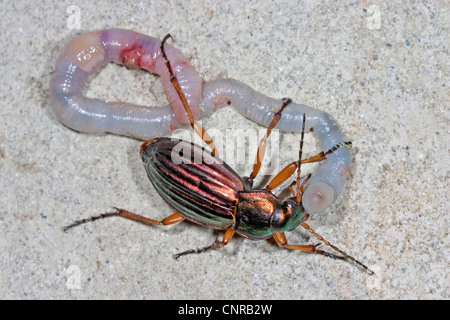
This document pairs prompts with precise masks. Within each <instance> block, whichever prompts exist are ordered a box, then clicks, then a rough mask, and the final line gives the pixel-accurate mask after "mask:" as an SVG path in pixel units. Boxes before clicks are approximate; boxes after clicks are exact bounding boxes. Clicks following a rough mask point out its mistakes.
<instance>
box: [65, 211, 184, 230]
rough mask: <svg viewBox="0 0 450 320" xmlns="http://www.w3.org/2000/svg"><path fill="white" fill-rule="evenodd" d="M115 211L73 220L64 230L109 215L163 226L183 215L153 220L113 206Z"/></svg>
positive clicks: (179, 218) (181, 217)
mask: <svg viewBox="0 0 450 320" xmlns="http://www.w3.org/2000/svg"><path fill="white" fill-rule="evenodd" d="M115 209H116V211H114V212H108V213H104V214H101V215H99V216H94V217H90V218H87V219H81V220H77V221H75V222H73V223H72V224H70V225H68V226H66V227H64V229H63V230H64V231H67V230H69V229H72V228H73V227H76V226H79V225H80V224H84V223H87V222H92V221H95V220H98V219H104V218H109V217H116V216H119V217H123V218H125V219H130V220H134V221H137V222H141V223H145V224H155V225H164V226H169V225H172V224H175V223H178V222H180V221H183V220H184V217H183V216H181V215H180V214H178V213H174V214H172V215H170V216H168V217H167V218H164V219H162V220H161V221H158V220H154V219H150V218H147V217H144V216H141V215H138V214H135V213H132V212H129V211H127V210H123V209H119V208H115Z"/></svg>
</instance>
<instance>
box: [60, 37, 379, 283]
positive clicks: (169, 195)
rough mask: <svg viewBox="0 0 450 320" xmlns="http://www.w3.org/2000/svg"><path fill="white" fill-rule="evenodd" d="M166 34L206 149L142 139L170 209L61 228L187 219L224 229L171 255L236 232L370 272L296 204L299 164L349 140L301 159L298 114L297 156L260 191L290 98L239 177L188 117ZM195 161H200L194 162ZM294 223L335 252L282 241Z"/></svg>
mask: <svg viewBox="0 0 450 320" xmlns="http://www.w3.org/2000/svg"><path fill="white" fill-rule="evenodd" d="M168 38H170V35H167V36H166V37H165V38H164V39H163V40H162V41H161V53H162V55H163V57H164V60H165V63H166V65H167V68H168V71H169V74H170V76H171V82H172V84H173V85H174V87H175V89H176V91H177V93H178V95H179V97H180V99H181V101H182V102H183V105H184V107H185V109H186V113H187V115H188V117H189V120H190V124H191V127H192V128H193V129H194V131H195V132H196V133H197V134H198V135H200V137H201V138H202V139H203V141H204V142H205V143H206V144H208V145H209V147H210V148H211V149H212V152H209V151H207V150H206V149H205V148H202V147H200V146H198V145H195V144H193V143H190V142H187V141H183V140H178V139H170V138H156V139H152V140H149V141H146V142H144V143H143V144H142V146H141V149H140V153H141V156H142V161H143V163H144V167H145V170H146V171H147V175H148V177H149V179H150V181H151V182H152V184H153V186H154V187H155V189H156V190H157V191H158V193H159V194H160V195H161V197H163V199H164V200H165V201H166V202H167V203H168V204H169V205H170V206H171V207H173V208H174V209H175V210H176V213H174V214H172V215H170V216H169V217H167V218H165V219H163V220H161V221H158V220H154V219H150V218H147V217H144V216H141V215H138V214H135V213H132V212H129V211H127V210H123V209H118V208H116V211H114V212H109V213H105V214H102V215H99V216H94V217H90V218H87V219H82V220H78V221H75V222H74V223H72V224H70V225H68V226H66V227H64V231H67V230H68V229H71V228H73V227H75V226H78V225H80V224H83V223H86V222H89V221H95V220H97V219H101V218H107V217H112V216H121V217H123V218H127V219H131V220H134V221H138V222H142V223H146V224H154V225H165V226H167V225H172V224H175V223H178V222H180V221H183V220H184V219H187V220H190V221H193V222H195V223H198V224H200V225H202V226H205V227H208V228H213V229H218V230H225V233H224V235H223V237H222V239H221V240H219V239H217V240H215V241H214V243H213V244H211V245H210V246H207V247H204V248H201V249H195V250H188V251H184V252H181V253H178V254H176V255H175V258H177V259H178V258H179V257H180V256H183V255H186V254H191V253H201V252H205V251H208V250H211V249H219V248H222V247H223V246H225V245H227V244H228V242H229V241H230V239H231V238H232V237H233V235H234V234H235V233H237V234H240V235H242V236H244V237H246V238H249V239H252V240H262V239H268V238H270V237H273V238H274V240H275V241H276V242H277V243H278V244H279V245H280V246H282V247H285V248H287V249H293V250H299V251H304V252H310V253H317V254H321V255H323V256H326V257H330V258H333V259H341V260H346V261H348V260H351V261H353V262H354V263H356V264H357V265H359V266H360V267H362V268H364V269H365V270H366V271H367V272H369V273H370V274H373V273H374V272H373V271H372V270H370V269H369V268H368V267H367V266H366V265H364V264H363V263H361V262H360V261H358V260H356V259H355V258H353V257H352V256H349V255H348V254H347V253H345V252H344V251H342V250H341V249H339V248H337V247H336V246H334V245H333V244H331V243H330V242H329V241H327V240H325V239H324V238H323V237H322V236H320V235H319V234H317V233H316V232H315V231H314V230H313V229H311V227H310V226H309V225H308V224H306V220H308V218H309V215H308V214H307V213H306V212H305V210H304V208H303V206H302V194H303V188H304V186H305V184H306V183H307V182H308V180H309V178H310V176H311V175H308V176H307V177H306V178H305V179H304V180H303V181H301V178H300V174H301V164H303V163H312V162H319V161H322V160H324V159H325V158H326V156H327V155H329V154H331V153H332V152H334V151H336V150H337V149H338V148H341V147H348V148H350V147H351V142H341V143H339V144H337V145H335V146H334V147H333V148H331V149H329V150H328V151H326V152H324V151H322V152H320V153H318V154H317V155H315V156H313V157H310V158H308V159H304V160H302V151H303V138H304V133H305V120H306V115H305V114H303V128H302V132H301V139H300V151H299V160H298V161H296V162H293V163H291V164H289V165H288V166H286V167H285V168H284V169H282V170H281V171H280V172H279V173H278V174H277V175H276V176H275V177H274V178H273V179H272V180H271V181H270V182H269V184H268V185H267V186H266V187H265V188H264V189H263V190H253V189H252V185H253V181H254V179H255V177H256V176H257V174H258V172H259V170H260V168H261V163H262V159H263V157H264V152H265V148H266V140H267V138H268V137H269V135H270V133H271V131H272V129H273V128H274V127H275V126H276V124H277V123H278V121H279V120H280V118H281V115H282V112H283V110H284V109H285V108H286V107H287V106H288V105H289V103H291V99H287V98H285V99H283V105H282V106H281V108H280V109H279V110H278V112H277V113H276V114H275V116H274V118H273V119H272V122H271V124H270V125H269V127H268V129H267V133H266V135H265V136H264V138H263V139H262V140H261V142H260V144H259V146H258V151H257V156H256V160H255V164H254V166H253V171H252V173H251V174H250V176H249V177H248V178H241V177H240V176H239V175H238V174H237V173H236V172H235V171H234V170H233V169H232V168H230V167H229V166H228V165H227V164H226V163H224V162H223V161H222V160H220V158H219V157H218V155H217V151H216V148H215V145H214V143H213V141H212V139H211V138H210V137H209V135H208V134H207V133H206V131H205V130H204V129H203V128H202V127H201V126H200V125H199V124H198V123H196V122H195V121H194V119H193V117H192V114H191V112H190V108H189V105H188V103H187V100H186V98H185V97H184V94H183V92H182V90H181V87H180V85H179V83H178V81H177V78H176V77H175V75H174V73H173V71H172V67H171V65H170V62H169V60H168V59H167V57H166V55H165V51H164V44H165V42H166V41H167V39H168ZM199 159H200V160H201V161H198V160H199ZM295 171H297V177H296V179H295V180H294V181H293V182H292V183H291V184H290V186H289V190H290V191H291V194H292V197H291V198H288V199H287V200H285V201H280V200H279V199H278V197H276V196H275V195H274V194H273V193H272V192H271V191H272V190H273V189H274V188H276V187H278V186H279V185H280V184H281V183H283V182H284V181H286V180H287V179H289V178H290V177H291V176H292V175H293V174H294V173H295ZM299 225H300V226H302V227H303V228H305V229H306V230H308V231H309V232H310V233H312V234H313V235H314V236H315V237H317V238H318V239H319V240H320V241H322V242H323V243H324V244H325V245H327V246H329V247H331V248H332V249H334V250H336V251H337V252H339V254H341V255H335V254H332V253H329V252H326V251H323V250H319V249H317V247H318V246H319V245H320V244H321V243H319V244H311V245H291V244H288V242H287V239H286V236H285V234H284V232H286V231H290V230H293V229H295V228H297V227H298V226H299Z"/></svg>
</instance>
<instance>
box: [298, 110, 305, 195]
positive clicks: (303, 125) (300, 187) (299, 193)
mask: <svg viewBox="0 0 450 320" xmlns="http://www.w3.org/2000/svg"><path fill="white" fill-rule="evenodd" d="M305 125H306V114H305V113H303V124H302V134H301V137H300V150H299V151H298V165H297V192H296V196H295V200H296V201H297V203H301V201H302V194H303V184H300V174H301V171H302V170H301V166H302V153H303V139H304V137H305Z"/></svg>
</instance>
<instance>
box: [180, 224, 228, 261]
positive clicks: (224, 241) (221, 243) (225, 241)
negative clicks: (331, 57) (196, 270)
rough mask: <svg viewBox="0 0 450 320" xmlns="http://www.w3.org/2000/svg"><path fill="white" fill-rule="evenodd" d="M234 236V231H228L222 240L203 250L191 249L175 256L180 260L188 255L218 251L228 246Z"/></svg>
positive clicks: (217, 240)
mask: <svg viewBox="0 0 450 320" xmlns="http://www.w3.org/2000/svg"><path fill="white" fill-rule="evenodd" d="M233 235H234V229H233V228H230V229H227V231H225V233H224V234H223V237H222V240H219V239H216V240H215V241H214V242H213V244H212V245H210V246H207V247H204V248H201V249H191V250H186V251H183V252H180V253H177V254H174V255H173V256H174V257H175V259H177V260H178V258H180V257H181V256H184V255H187V254H191V253H202V252H206V251H208V250H217V249H220V248H222V247H224V246H226V245H227V244H228V242H230V240H231V238H232V237H233Z"/></svg>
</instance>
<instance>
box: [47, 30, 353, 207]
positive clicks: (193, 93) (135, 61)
mask: <svg viewBox="0 0 450 320" xmlns="http://www.w3.org/2000/svg"><path fill="white" fill-rule="evenodd" d="M160 45H161V41H160V40H158V39H155V38H152V37H149V36H146V35H143V34H139V33H136V32H133V31H129V30H122V29H109V30H101V31H94V32H88V33H84V34H82V35H80V36H78V37H76V38H74V39H72V40H71V41H70V42H69V43H68V44H67V45H66V46H65V47H64V48H63V49H62V52H61V54H60V56H59V58H58V60H57V63H56V67H55V72H54V74H53V76H52V79H51V84H50V95H51V102H52V105H53V109H54V111H55V114H56V116H57V117H58V119H59V120H60V121H61V122H62V123H64V124H65V125H66V126H68V127H70V128H72V129H74V130H77V131H81V132H88V133H102V132H109V133H114V134H119V135H126V136H131V137H133V138H136V139H141V140H148V139H151V138H154V137H159V136H164V135H167V134H169V133H170V132H171V131H173V130H174V129H176V128H179V127H180V126H182V125H185V124H189V119H188V118H187V115H186V112H185V109H184V107H183V105H182V103H181V101H180V98H179V96H178V94H177V92H176V91H175V89H174V87H173V85H172V83H171V82H170V75H169V73H168V70H167V66H166V64H165V62H164V59H163V57H162V55H161V51H160ZM165 51H166V54H167V58H168V59H169V60H170V63H171V65H172V68H173V71H174V73H175V76H176V78H177V80H178V82H179V84H180V87H181V89H182V91H183V94H184V95H185V97H186V99H187V101H188V104H189V107H190V109H191V111H192V115H193V117H194V118H195V120H197V119H198V118H199V117H200V115H201V116H204V115H206V114H208V113H209V112H212V111H213V110H214V109H215V108H216V107H220V106H223V105H225V104H228V103H231V104H232V105H233V106H234V107H235V108H236V109H237V110H238V111H239V112H240V113H241V114H242V115H244V116H245V117H247V118H249V119H251V120H252V121H255V122H256V123H258V124H261V125H263V126H268V125H269V123H270V121H271V119H272V118H273V116H274V114H275V112H276V111H277V110H276V109H277V108H278V107H279V106H280V105H281V104H282V100H277V99H273V98H269V97H267V96H264V95H262V94H260V93H258V92H256V91H255V90H253V89H252V88H250V87H249V86H247V85H245V84H243V83H242V82H240V81H238V80H234V79H219V80H214V81H210V82H205V83H203V86H202V79H201V78H200V76H199V75H198V73H197V72H196V71H195V70H194V68H193V67H192V66H191V65H190V64H189V63H188V62H187V61H186V59H185V57H184V56H183V55H182V53H181V52H180V51H179V50H178V49H175V48H174V47H172V46H170V45H166V46H165ZM106 62H114V63H117V64H122V65H124V66H125V67H127V68H129V69H137V68H142V69H145V70H148V71H150V72H152V73H155V74H157V75H159V76H160V77H161V81H162V84H163V89H164V92H165V94H166V96H167V99H168V101H169V105H168V106H165V107H146V106H137V105H133V104H129V103H124V102H104V101H101V100H99V99H90V98H86V97H84V96H83V95H82V90H83V88H84V87H85V85H86V82H87V80H88V77H89V75H91V74H93V73H94V72H95V71H96V70H97V69H98V68H99V67H100V65H102V64H104V63H106ZM304 113H305V114H306V130H310V131H313V133H314V134H315V135H316V137H317V138H318V140H319V143H320V147H321V149H322V150H329V149H330V148H332V147H333V146H335V145H337V144H339V143H342V142H344V141H346V140H345V137H344V135H343V133H342V132H341V131H340V129H339V126H338V124H337V123H336V121H335V120H334V119H333V118H332V117H331V116H330V115H329V114H328V113H326V112H324V111H320V110H317V109H314V108H311V107H307V106H304V105H299V104H294V103H292V104H290V105H289V106H288V107H287V108H286V110H285V111H284V112H283V115H282V117H281V119H280V121H279V123H278V125H277V126H276V128H277V129H278V130H280V131H290V132H299V131H301V128H302V121H303V114H304ZM350 164H351V153H350V150H349V149H348V148H339V149H338V150H336V151H334V152H333V153H331V154H330V155H328V156H327V159H326V160H325V161H324V162H323V163H322V165H321V166H320V167H319V168H318V170H317V171H316V172H315V173H314V175H313V176H312V177H311V178H310V180H309V182H308V183H307V184H306V186H305V191H304V194H303V206H304V208H305V210H306V211H307V212H309V213H318V212H321V211H323V210H324V209H325V208H327V207H328V206H329V205H330V204H331V203H332V202H333V201H334V200H335V199H336V197H337V196H338V194H339V193H340V191H341V190H342V187H343V185H344V183H345V179H346V176H347V175H348V172H349V168H350Z"/></svg>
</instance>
